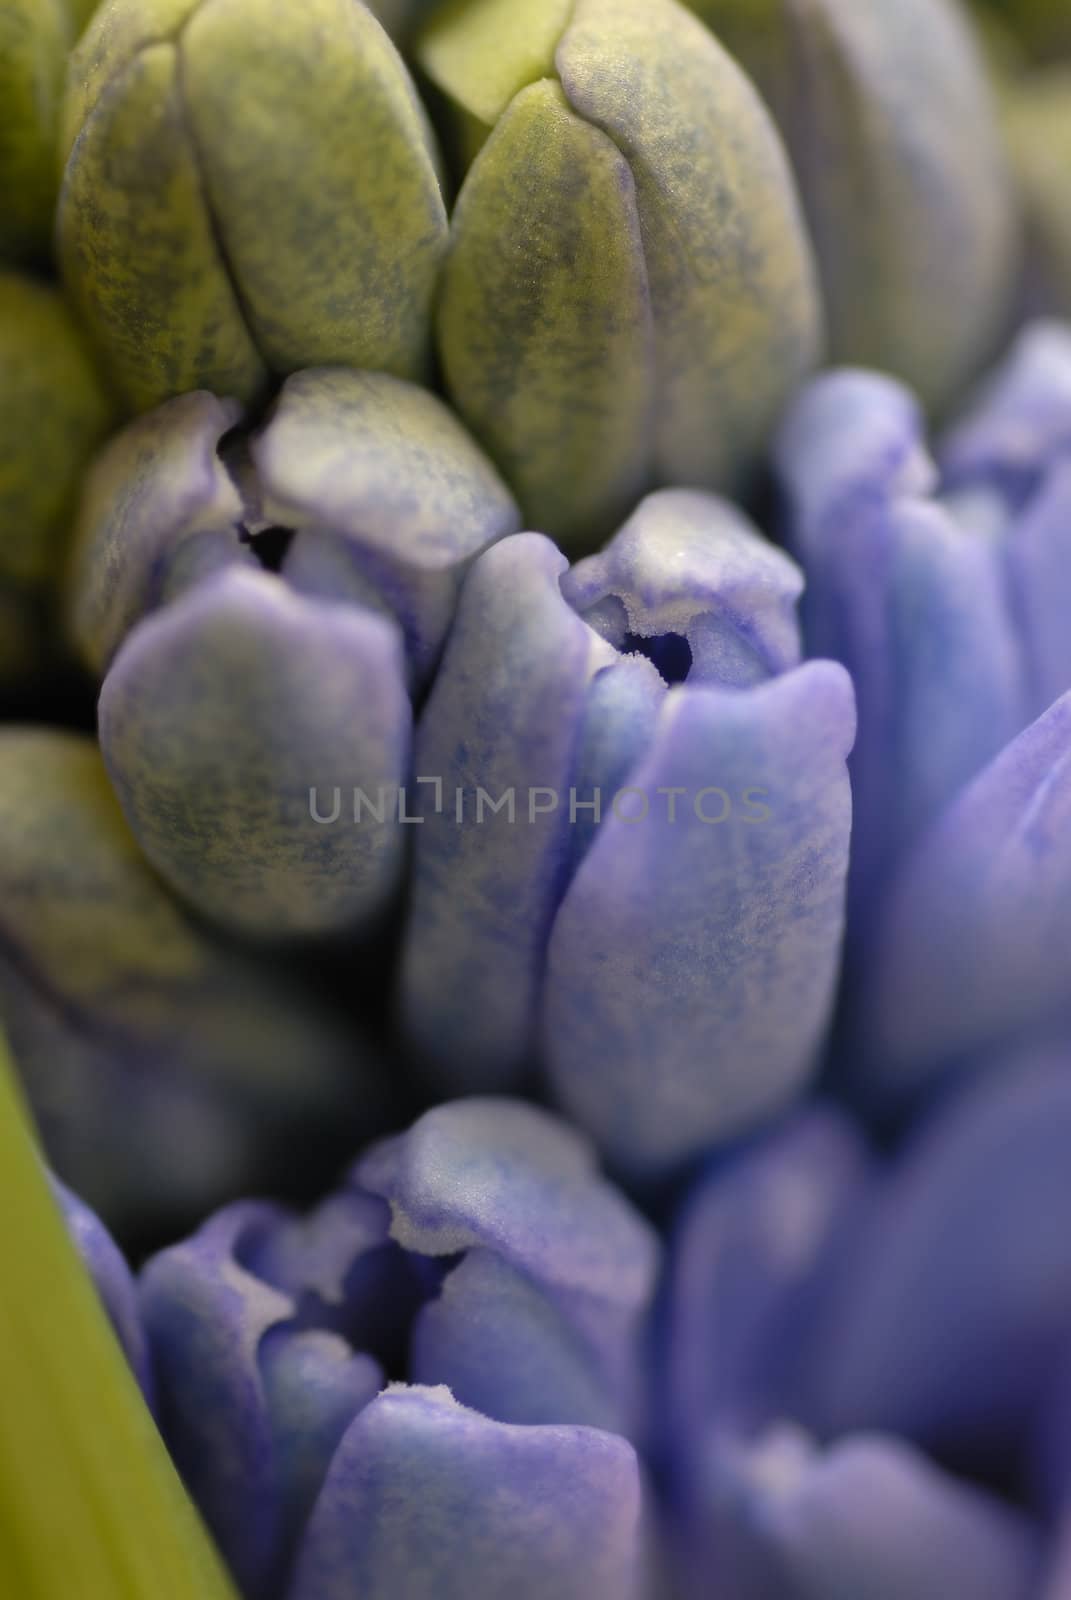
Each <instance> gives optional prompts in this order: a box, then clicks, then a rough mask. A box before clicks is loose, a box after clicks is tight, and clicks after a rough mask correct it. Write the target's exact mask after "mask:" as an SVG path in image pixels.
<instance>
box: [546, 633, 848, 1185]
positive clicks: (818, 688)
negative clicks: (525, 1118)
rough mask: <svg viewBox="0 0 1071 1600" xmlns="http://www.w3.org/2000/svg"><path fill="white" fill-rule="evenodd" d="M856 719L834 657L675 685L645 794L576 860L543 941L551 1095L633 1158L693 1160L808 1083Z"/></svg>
mask: <svg viewBox="0 0 1071 1600" xmlns="http://www.w3.org/2000/svg"><path fill="white" fill-rule="evenodd" d="M854 731H855V710H854V703H853V698H852V691H851V684H850V682H849V680H848V677H847V675H846V674H845V673H844V671H843V669H842V668H840V667H838V666H835V665H833V664H832V663H828V662H815V663H811V664H809V665H807V666H805V667H801V668H798V669H797V670H796V671H795V672H792V673H788V674H786V675H784V676H783V677H780V678H776V679H773V680H771V681H770V682H769V683H766V684H763V685H761V686H760V687H757V688H753V689H748V690H744V691H739V690H730V689H711V688H699V689H695V690H691V689H689V688H688V687H687V686H685V687H684V688H682V689H677V690H672V691H671V692H670V694H669V695H668V696H667V698H666V702H665V705H664V706H663V709H662V711H661V713H660V715H659V720H658V723H657V726H656V729H655V734H654V738H653V740H652V745H651V748H650V751H649V752H648V754H647V755H646V757H645V759H644V760H643V761H642V762H641V763H640V764H639V766H638V767H637V769H636V770H635V772H634V773H633V774H632V776H631V778H630V786H631V787H633V788H635V789H636V790H637V791H639V799H636V798H635V797H632V798H631V799H627V800H626V801H624V802H623V804H622V806H621V807H620V808H619V809H618V811H617V812H616V813H615V814H613V815H611V816H610V817H608V818H607V820H606V821H605V823H604V825H603V827H602V828H601V829H600V831H599V833H598V835H597V836H596V839H595V841H594V843H593V845H592V847H591V850H590V851H589V853H588V855H587V856H586V857H585V858H584V860H583V861H582V862H581V864H580V866H579V868H578V870H577V874H576V877H575V878H574V880H573V882H572V884H571V885H570V887H569V890H568V892H567V893H566V896H565V900H564V902H563V904H562V907H561V910H560V911H559V913H558V916H557V919H556V922H555V925H554V931H553V934H552V937H551V941H550V949H549V958H548V977H547V992H546V1001H545V1013H544V1025H545V1039H546V1050H547V1055H548V1061H549V1067H550V1073H551V1077H552V1080H553V1083H554V1086H555V1089H556V1092H557V1094H558V1097H559V1099H560V1101H561V1103H562V1104H563V1105H564V1106H565V1107H566V1108H567V1109H568V1110H569V1111H570V1112H571V1114H572V1115H574V1116H575V1117H576V1118H577V1119H578V1121H580V1123H581V1124H582V1125H583V1126H585V1127H587V1128H588V1129H589V1130H590V1131H591V1132H592V1133H594V1134H595V1136H596V1138H597V1139H598V1141H599V1143H600V1145H601V1146H602V1147H603V1148H604V1149H606V1150H608V1151H609V1152H610V1153H611V1155H612V1156H613V1158H614V1159H615V1160H616V1161H618V1162H621V1163H622V1164H624V1165H625V1166H627V1167H629V1168H631V1169H632V1170H634V1171H638V1172H645V1171H658V1170H661V1169H664V1168H666V1167H668V1166H672V1165H673V1164H675V1163H677V1162H680V1161H683V1160H685V1159H686V1158H688V1157H689V1156H692V1155H698V1154H699V1153H700V1152H701V1151H702V1150H703V1149H704V1147H706V1146H707V1145H709V1144H711V1143H713V1142H714V1141H716V1140H718V1139H724V1138H726V1137H729V1136H731V1135H732V1134H735V1133H738V1132H741V1131H743V1130H744V1129H745V1128H747V1127H749V1126H751V1125H752V1124H754V1123H755V1122H757V1121H758V1120H759V1119H760V1118H761V1117H762V1116H764V1115H766V1114H768V1113H769V1112H770V1111H771V1110H773V1109H774V1108H775V1107H776V1106H778V1105H779V1104H782V1103H784V1101H786V1100H787V1099H788V1098H790V1097H791V1096H792V1095H793V1094H795V1093H796V1092H799V1091H801V1090H802V1089H803V1087H804V1085H805V1084H806V1083H807V1081H808V1078H809V1076H810V1073H811V1070H812V1068H813V1066H814V1062H815V1056H816V1052H817V1049H818V1046H819V1044H820V1042H821V1040H822V1036H823V1032H824V1030H825V1027H826V1025H827V1022H828V1019H829V1014H830V1007H831V1003H832V997H833V985H834V983H835V981H836V972H837V963H838V959H839V954H840V943H841V936H842V932H843V923H844V885H845V880H846V875H847V867H848V835H849V830H850V826H851V796H850V792H849V786H848V775H847V768H846V766H845V758H846V756H847V754H848V751H849V750H850V748H851V744H852V739H853V737H854ZM672 790H676V791H677V794H678V796H679V794H680V791H681V790H683V791H684V798H683V799H678V800H677V802H676V815H675V820H671V814H670V807H671V803H672V796H669V797H667V794H666V791H672ZM644 802H646V805H647V807H648V812H647V814H645V813H644V810H643V804H644Z"/></svg>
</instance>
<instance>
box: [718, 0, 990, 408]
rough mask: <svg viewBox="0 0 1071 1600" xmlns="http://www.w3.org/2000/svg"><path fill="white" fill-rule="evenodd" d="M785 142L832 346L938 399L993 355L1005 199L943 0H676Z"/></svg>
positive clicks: (973, 81) (981, 100)
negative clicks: (731, 61)
mask: <svg viewBox="0 0 1071 1600" xmlns="http://www.w3.org/2000/svg"><path fill="white" fill-rule="evenodd" d="M687 3H688V4H689V5H690V6H691V8H692V10H693V11H696V12H697V13H698V14H699V15H700V16H701V17H702V18H703V19H704V21H705V22H707V23H708V25H709V26H710V27H711V28H712V29H713V31H714V33H715V34H716V35H717V37H718V38H720V39H721V41H722V43H723V44H724V45H725V47H726V49H728V50H730V51H731V52H732V53H733V55H735V56H736V58H737V60H738V61H740V63H741V64H742V65H743V67H744V68H745V69H746V70H747V71H748V72H749V73H750V74H751V75H752V77H753V78H754V80H755V82H756V84H757V85H758V87H759V89H760V91H761V93H762V94H763V96H764V98H765V100H766V102H767V104H768V106H769V107H770V110H771V111H772V113H773V115H774V117H775V118H776V120H777V124H778V126H779V128H780V130H781V133H782V135H783V136H784V140H785V144H786V145H787V147H788V153H789V157H790V159H791V161H792V163H793V166H794V169H795V173H796V177H797V180H798V182H799V187H800V192H801V194H802V197H803V204H804V208H805V210H806V214H807V221H808V223H809V225H810V232H811V237H812V239H813V241H814V246H815V250H816V252H817V256H818V261H819V265H820V270H821V278H822V285H823V288H824V290H825V306H826V315H827V318H828V321H829V330H830V340H831V345H832V353H833V356H834V359H835V360H837V361H839V362H851V363H857V364H860V365H866V366H873V367H877V368H880V369H882V370H884V371H888V372H891V373H894V374H895V375H896V376H898V377H901V378H904V379H905V380H906V381H907V382H908V383H910V384H911V385H912V387H913V388H915V389H916V390H917V391H918V392H919V394H920V395H921V397H922V399H923V400H924V402H925V403H926V405H927V406H934V407H939V408H940V407H945V406H947V405H948V404H949V403H950V402H951V401H953V400H954V399H955V398H956V396H957V394H958V393H959V392H960V390H961V389H962V388H963V386H964V385H965V384H966V383H967V382H968V381H969V380H970V379H971V378H972V377H973V376H974V375H975V373H976V372H977V370H978V368H979V366H980V364H981V363H983V362H984V361H985V360H986V359H987V358H988V357H989V356H991V355H992V354H993V353H994V350H995V348H996V343H997V340H998V339H999V337H1000V333H1001V329H1002V319H1003V315H1004V312H1005V310H1006V309H1007V301H1008V297H1009V295H1010V291H1011V286H1012V274H1013V272H1014V269H1015V266H1016V243H1017V240H1016V212H1015V205H1014V197H1013V194H1012V188H1011V183H1010V179H1009V171H1008V165H1007V160H1006V157H1005V154H1004V150H1003V147H1002V144H1001V140H1000V137H999V132H998V124H997V114H996V108H995V105H994V103H993V99H992V96H991V94H990V91H989V88H988V85H987V82H986V74H985V67H984V64H983V62H982V59H981V57H980V53H979V50H978V47H977V45H976V42H975V40H974V39H973V37H972V36H971V32H970V29H969V27H968V25H967V22H966V19H965V18H964V17H963V16H962V15H961V14H960V11H959V8H958V4H957V3H956V0H896V3H895V4H889V3H888V0H806V3H804V0H687Z"/></svg>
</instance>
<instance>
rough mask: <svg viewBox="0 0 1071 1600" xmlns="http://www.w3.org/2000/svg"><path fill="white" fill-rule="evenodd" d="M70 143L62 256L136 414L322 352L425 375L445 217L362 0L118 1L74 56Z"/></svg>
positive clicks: (66, 137)
mask: <svg viewBox="0 0 1071 1600" xmlns="http://www.w3.org/2000/svg"><path fill="white" fill-rule="evenodd" d="M327 39H330V41H331V46H330V48H329V49H326V48H325V47H324V41H325V40H327ZM235 85H237V86H238V92H235ZM61 153H62V157H63V160H64V162H65V167H64V172H63V182H62V186H61V189H60V196H59V204H58V211H57V220H56V238H57V251H58V256H59V261H60V265H61V268H62V271H63V276H64V279H65V281H66V283H67V285H68V288H69V291H70V294H71V298H72V301H73V303H74V304H75V305H76V306H77V308H78V310H79V312H80V315H81V316H82V318H83V320H84V322H85V325H86V328H87V329H88V331H89V333H90V334H91V336H92V338H93V339H94V341H95V343H96V345H97V347H98V348H99V350H100V352H101V356H102V358H103V360H104V362H105V364H106V366H107V369H108V371H109V372H110V373H111V375H112V377H113V379H114V382H115V384H116V386H117V388H118V389H119V391H120V393H121V394H122V396H123V398H124V400H125V401H126V403H127V405H128V406H129V407H130V409H131V410H136V411H142V410H146V409H148V408H149V407H151V406H153V405H155V404H157V403H158V402H160V401H162V400H165V399H167V398H169V397H170V396H172V395H178V394H181V393H183V392H184V391H186V390H192V389H197V388H199V387H202V386H203V387H207V388H210V389H214V390H216V391H217V392H218V393H220V394H228V395H236V396H237V397H238V398H239V399H241V400H242V401H245V402H252V401H253V400H255V399H257V398H258V397H259V396H261V395H263V394H264V393H265V392H266V390H267V387H268V383H269V379H270V376H271V375H273V374H274V375H280V376H281V375H285V374H287V373H289V372H293V371H296V370H297V369H298V368H301V367H309V366H315V365H317V364H319V363H323V362H335V361H337V362H344V363H347V364H349V365H352V366H355V367H369V368H374V369H382V370H384V371H388V372H393V373H396V374H397V375H399V376H400V377H405V378H419V377H423V376H424V375H425V374H426V372H427V368H428V360H429V354H430V319H431V299H432V294H433V290H434V287H435V282H436V276H437V271H438V267H439V263H440V261H441V259H442V256H443V252H444V250H445V246H446V239H447V220H446V211H445V206H444V203H443V198H442V194H441V192H440V187H439V178H438V172H437V157H436V152H435V148H434V143H433V140H432V136H431V133H430V129H429V127H428V123H427V118H426V116H425V114H424V111H423V108H422V106H421V105H420V103H419V102H418V100H417V98H416V94H415V92H414V90H413V86H412V83H411V81H410V78H409V75H408V73H407V71H406V69H405V67H404V65H403V64H402V61H401V59H400V57H399V56H398V54H397V52H396V51H395V49H394V46H393V45H392V44H391V42H390V40H389V38H388V37H387V35H386V34H385V33H384V31H383V29H382V27H381V26H380V24H379V23H378V22H377V21H376V19H375V18H374V16H373V15H372V13H371V12H370V11H369V10H368V9H367V8H366V7H365V6H363V5H359V4H354V3H352V0H303V3H302V4H301V5H300V6H294V5H283V6H280V5H276V4H274V3H273V0H203V3H199V0H114V3H109V4H108V5H106V6H102V7H101V8H100V9H99V10H98V11H97V12H96V14H95V16H94V17H93V20H92V21H91V23H90V25H89V27H88V28H87V30H86V32H85V34H84V35H83V37H82V38H81V40H80V41H79V44H78V46H77V48H76V50H75V51H74V53H73V55H72V57H71V61H70V67H69V72H68V84H67V93H66V99H65V104H64V109H63V130H62V136H61Z"/></svg>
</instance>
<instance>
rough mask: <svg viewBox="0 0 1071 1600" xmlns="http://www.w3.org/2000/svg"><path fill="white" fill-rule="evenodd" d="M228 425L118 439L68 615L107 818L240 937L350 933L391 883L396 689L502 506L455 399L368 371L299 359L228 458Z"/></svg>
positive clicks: (98, 484) (177, 422) (415, 674)
mask: <svg viewBox="0 0 1071 1600" xmlns="http://www.w3.org/2000/svg"><path fill="white" fill-rule="evenodd" d="M240 421H241V411H240V409H239V408H238V407H237V406H236V405H235V404H234V403H233V402H224V401H218V400H216V399H214V398H213V397H212V396H211V395H207V394H204V393H200V394H192V395H186V396H183V397H182V398H180V399H177V400H174V401H172V402H170V403H169V404H167V405H164V406H161V407H160V408H159V409H158V410H156V411H154V412H151V413H150V414H149V415H147V416H145V417H142V418H139V419H138V420H137V421H136V422H134V423H132V424H131V425H130V426H129V427H128V428H127V429H126V430H124V432H123V433H122V434H120V435H119V436H118V437H117V438H116V439H114V440H113V441H112V443H111V444H110V445H109V447H108V449H107V450H106V451H105V452H104V454H103V455H102V456H101V458H100V460H99V461H98V462H97V464H96V467H95V469H94V471H93V474H92V476H91V480H90V483H89V486H88V489H87V493H86V496H85V499H84V503H83V508H82V516H81V523H80V529H79V534H78V539H77V548H76V557H75V562H74V568H73V574H72V579H71V583H70V587H69V606H68V611H69V621H70V628H71V632H72V635H73V637H74V639H75V641H76V642H77V644H78V646H79V648H80V650H81V652H82V654H83V655H84V656H85V657H86V659H87V660H88V662H89V664H90V665H91V666H92V667H93V668H94V669H95V670H96V671H98V672H105V673H106V677H105V681H104V688H103V691H102V695H101V705H100V737H101V745H102V749H103V751H104V755H105V760H106V762H107V766H108V770H109V773H110V775H111V777H112V780H113V782H114V784H115V788H116V792H117V794H118V795H119V798H120V801H121V803H122V806H123V810H124V812H125V814H126V817H127V820H128V822H129V823H130V826H131V828H132V830H133V832H134V834H135V836H136V837H137V839H138V841H139V843H140V844H141V846H142V848H143V849H144V850H145V853H146V855H147V856H148V858H149V859H150V861H151V862H152V864H153V865H154V866H155V867H156V868H157V870H158V871H159V872H160V874H161V875H162V876H163V877H164V878H165V879H166V881H167V882H168V883H169V885H170V886H171V887H172V888H173V889H174V890H175V891H176V893H178V894H179V895H180V896H181V897H182V898H183V899H185V900H186V901H188V902H189V903H190V904H191V906H192V907H193V908H194V909H195V910H197V911H198V912H200V913H201V914H202V915H204V916H207V917H209V918H210V919H211V920H212V921H214V922H216V923H218V924H220V925H221V926H222V927H224V928H225V929H227V930H228V931H230V932H233V933H236V934H239V935H244V936H246V937H248V938H252V939H255V940H260V941H264V940H269V941H270V940H287V939H292V938H295V937H310V936H322V935H327V934H334V933H339V932H342V933H352V932H353V931H355V930H360V929H367V928H370V927H372V926H375V925H376V924H377V923H378V922H379V921H380V919H381V918H382V916H383V914H384V913H385V912H386V910H387V909H388V908H389V907H390V906H391V904H392V902H393V901H394V899H395V897H396V895H397V893H398V890H399V888H400V884H401V879H402V870H403V840H404V827H403V822H402V817H403V816H404V812H405V793H404V791H405V785H406V781H407V778H408V774H409V764H410V748H409V745H410V725H411V720H412V710H411V704H410V699H409V691H410V688H413V689H415V690H419V689H420V688H421V687H422V685H423V683H424V681H425V680H426V678H427V676H428V674H429V673H430V672H431V671H432V669H433V668H434V666H435V663H436V661H437V658H438V655H439V652H440V650H441V646H442V641H443V638H444V636H445V633H446V630H447V628H448V626H449V623H450V620H451V617H452V615H453V609H454V604H455V600H456V594H457V590H458V588H459V586H460V583H461V580H462V577H463V574H464V572H465V570H466V567H467V566H468V564H469V563H470V562H471V561H472V559H473V558H474V557H475V556H476V555H477V554H478V553H479V552H480V551H481V550H483V549H484V548H486V547H487V546H488V545H490V544H493V543H494V541H495V540H496V539H498V538H500V537H501V536H502V535H503V534H506V533H512V532H514V531H515V530H516V528H517V526H518V520H519V519H518V513H517V510H516V507H515V506H514V504H513V501H512V499H511V497H510V496H509V494H508V492H507V491H506V489H505V488H504V486H503V485H502V483H501V480H500V479H499V478H498V476H497V475H496V473H495V472H494V470H493V469H492V468H491V467H490V465H489V464H488V463H487V462H486V460H485V459H484V458H483V456H482V455H481V454H480V452H479V451H478V450H477V448H476V446H475V445H474V444H473V443H472V442H471V440H470V439H469V438H468V436H467V435H466V434H465V432H464V430H463V428H462V427H461V425H460V423H458V422H457V421H456V419H455V418H454V417H453V416H452V415H451V413H450V412H449V411H448V410H447V409H446V407H445V406H444V405H443V404H442V403H441V402H440V401H439V400H437V399H435V398H434V397H433V396H432V395H430V394H427V393H425V392H424V391H422V390H420V389H417V388H416V387H415V386H413V385H411V384H408V383H404V382H402V381H401V380H400V379H396V378H391V377H389V376H387V375H385V374H382V373H359V372H350V371H346V370H343V369H341V368H338V369H323V370H318V371H309V372H304V373H299V374H298V375H297V376H295V377H294V378H292V379H291V380H290V381H289V382H288V383H287V384H286V385H285V386H284V388H283V391H282V393H281V395H280V398H279V400H278V402H277V405H276V407H275V409H274V411H273V413H272V414H271V416H270V417H269V419H268V421H267V423H266V424H265V425H264V427H263V428H262V429H261V430H260V432H259V433H258V434H257V435H256V436H255V437H254V438H253V439H252V440H251V441H250V442H249V445H248V451H247V453H246V455H244V456H243V454H242V447H241V446H240V445H239V444H238V443H237V442H236V440H235V439H234V437H233V430H234V429H235V428H236V427H237V426H238V424H239V423H240ZM271 529H275V530H276V533H277V536H278V537H279V538H281V543H282V556H281V558H280V559H279V560H278V561H277V563H276V564H277V565H278V567H279V569H280V570H279V571H278V572H274V571H273V572H267V571H263V570H261V561H259V560H258V559H257V555H256V554H254V551H256V552H257V553H258V554H259V555H260V556H261V557H262V558H263V561H264V564H266V565H267V564H271V544H270V540H268V539H267V538H266V535H267V534H268V532H269V530H271ZM281 730H286V737H280V732H281Z"/></svg>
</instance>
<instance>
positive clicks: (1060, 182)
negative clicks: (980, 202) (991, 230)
mask: <svg viewBox="0 0 1071 1600" xmlns="http://www.w3.org/2000/svg"><path fill="white" fill-rule="evenodd" d="M1006 126H1007V131H1008V137H1009V143H1010V145H1011V149H1012V156H1013V160H1014V163H1015V169H1016V174H1017V176H1018V179H1019V188H1020V193H1021V195H1022V200H1023V206H1024V209H1025V212H1026V219H1027V226H1028V234H1029V245H1030V262H1029V265H1030V271H1031V277H1032V280H1033V281H1032V283H1031V285H1030V287H1031V291H1032V294H1033V297H1034V299H1035V301H1036V302H1037V305H1038V306H1039V307H1040V308H1041V309H1044V310H1047V311H1054V312H1056V313H1058V314H1059V315H1062V316H1065V317H1071V67H1052V68H1049V69H1047V70H1046V71H1044V72H1036V73H1033V74H1032V75H1031V76H1030V77H1027V78H1024V79H1023V80H1022V81H1020V82H1018V83H1015V84H1014V85H1013V86H1012V87H1011V88H1010V89H1009V92H1008V95H1007V97H1006Z"/></svg>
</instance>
